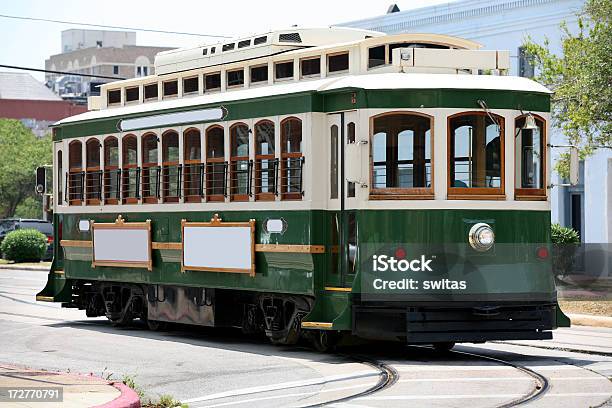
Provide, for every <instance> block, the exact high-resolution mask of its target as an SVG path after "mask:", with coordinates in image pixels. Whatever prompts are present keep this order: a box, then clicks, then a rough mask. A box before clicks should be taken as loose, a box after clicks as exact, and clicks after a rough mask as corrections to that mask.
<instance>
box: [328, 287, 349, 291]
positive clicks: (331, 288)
mask: <svg viewBox="0 0 612 408" xmlns="http://www.w3.org/2000/svg"><path fill="white" fill-rule="evenodd" d="M325 290H328V291H330V292H351V291H352V290H353V288H339V287H334V286H326V287H325Z"/></svg>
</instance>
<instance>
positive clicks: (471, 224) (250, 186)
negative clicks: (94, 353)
mask: <svg viewBox="0 0 612 408" xmlns="http://www.w3.org/2000/svg"><path fill="white" fill-rule="evenodd" d="M480 48H481V46H480V45H479V44H478V43H475V42H473V41H469V40H465V39H461V38H455V37H451V36H446V35H434V34H397V35H386V34H383V33H380V32H375V31H366V30H360V29H352V28H339V27H329V28H296V27H293V28H290V29H288V30H278V31H271V32H267V33H263V34H260V35H256V36H251V37H245V38H238V39H235V40H232V41H224V42H221V43H217V44H208V45H204V46H199V47H195V48H189V49H177V50H171V51H165V52H161V53H159V54H158V55H157V56H156V58H155V63H154V69H155V71H154V72H155V73H154V75H149V76H145V77H137V78H133V79H127V80H121V81H116V82H110V83H106V84H104V85H102V86H101V94H100V96H94V97H90V98H89V100H88V104H89V110H88V112H86V113H83V114H80V115H76V116H72V117H69V118H67V119H63V120H61V121H59V122H57V123H56V124H55V125H54V126H53V154H54V162H53V221H54V234H55V242H56V243H57V245H56V246H55V253H54V260H53V264H52V267H51V270H50V272H49V275H48V281H47V285H46V286H45V288H44V289H42V291H41V292H40V293H39V294H38V295H37V296H36V299H37V300H38V301H45V302H59V303H61V304H62V306H63V307H69V308H78V309H82V310H85V313H86V315H87V316H90V317H94V316H106V317H107V318H108V319H109V320H110V321H111V322H112V323H113V324H114V325H128V324H130V323H131V322H132V321H133V320H134V319H141V320H143V321H145V322H146V323H147V325H148V326H149V328H151V329H154V330H155V329H160V328H162V327H163V326H165V325H166V324H167V323H180V324H188V325H199V326H209V327H234V328H240V329H242V330H243V331H244V332H246V333H262V334H265V335H266V336H267V337H268V338H269V339H270V341H272V342H273V343H275V344H295V343H296V342H298V341H300V340H301V339H306V340H309V341H311V342H312V343H313V344H314V345H315V347H316V348H318V349H321V350H325V349H328V348H329V347H332V346H333V345H334V344H336V343H337V342H339V341H347V339H355V338H359V339H366V340H392V341H400V342H404V343H406V344H432V345H434V346H435V347H437V348H441V349H448V348H451V347H452V346H453V345H454V344H455V343H458V342H475V343H478V342H485V341H490V340H509V339H511V340H518V339H532V340H538V339H550V338H552V330H554V329H555V328H557V327H559V326H568V325H569V319H568V318H567V317H566V316H565V315H564V314H563V313H562V312H561V310H560V309H559V306H558V303H557V297H556V289H555V284H554V280H553V275H552V271H551V268H552V267H551V259H550V196H549V187H550V186H549V185H550V182H549V180H550V173H551V168H550V154H549V150H550V146H549V145H548V129H549V123H550V120H551V115H550V94H551V93H550V91H549V90H548V89H546V88H545V87H543V86H542V85H540V84H538V83H536V82H534V81H532V80H530V79H527V78H520V77H514V76H510V75H508V70H509V64H510V56H509V52H508V51H498V50H482V49H480Z"/></svg>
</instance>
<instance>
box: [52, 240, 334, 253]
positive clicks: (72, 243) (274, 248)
mask: <svg viewBox="0 0 612 408" xmlns="http://www.w3.org/2000/svg"><path fill="white" fill-rule="evenodd" d="M60 245H61V246H63V247H73V248H91V247H92V242H91V241H81V240H69V239H62V240H61V241H60ZM151 247H152V249H171V250H176V251H180V250H182V249H183V244H182V243H180V242H152V243H151ZM255 252H279V253H300V254H324V253H325V245H291V244H255Z"/></svg>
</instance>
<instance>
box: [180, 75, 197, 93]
mask: <svg viewBox="0 0 612 408" xmlns="http://www.w3.org/2000/svg"><path fill="white" fill-rule="evenodd" d="M199 90H200V80H199V79H198V77H197V76H194V77H190V78H183V95H186V94H191V93H197V92H198V91H199Z"/></svg>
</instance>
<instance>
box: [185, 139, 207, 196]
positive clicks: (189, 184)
mask: <svg viewBox="0 0 612 408" xmlns="http://www.w3.org/2000/svg"><path fill="white" fill-rule="evenodd" d="M193 133H197V144H196V146H198V148H199V150H200V157H199V158H196V159H189V155H188V152H189V148H190V147H191V146H192V144H191V143H187V140H188V136H189V135H190V134H193ZM194 167H195V168H196V169H197V172H196V173H197V177H198V180H192V179H191V177H192V172H191V171H189V170H188V169H191V168H194ZM183 169H184V171H183V183H182V184H183V197H184V198H183V199H184V200H185V202H187V203H199V202H201V201H202V171H203V168H202V132H201V131H200V129H198V128H197V127H189V128H187V129H185V130H184V131H183ZM194 184H196V186H197V194H193V191H192V190H193V189H194V188H193V185H194Z"/></svg>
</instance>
